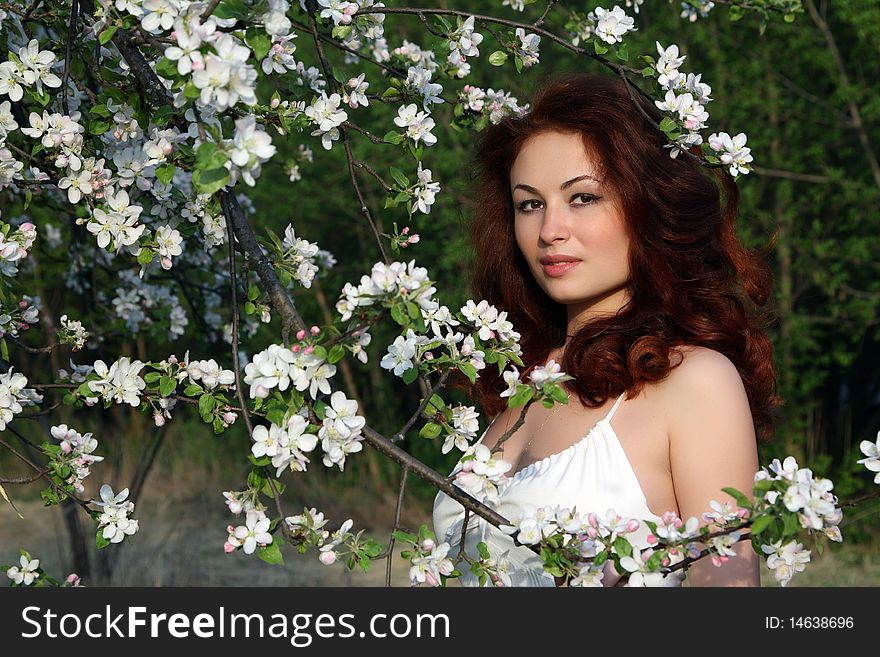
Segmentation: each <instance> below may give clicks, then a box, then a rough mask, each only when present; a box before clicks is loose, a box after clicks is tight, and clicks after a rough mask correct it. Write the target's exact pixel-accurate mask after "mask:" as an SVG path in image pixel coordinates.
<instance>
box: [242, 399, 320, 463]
mask: <svg viewBox="0 0 880 657" xmlns="http://www.w3.org/2000/svg"><path fill="white" fill-rule="evenodd" d="M307 430H308V421H307V420H306V419H305V418H304V417H303V416H302V415H298V414H295V415H292V416H291V417H290V418H289V419H288V420H287V424H286V425H285V426H284V427H280V426H278V425H276V424H274V423H273V424H270V425H269V427H268V428H267V427H266V426H264V425H262V424H260V425H257V426H256V427H254V433H253V436H252V437H253V440H254V444H253V446H252V447H251V453H252V454H253V455H254V456H255V457H257V458H260V457H261V456H268V457H270V458H271V459H272V465H273V466H274V467H275V468H276V474H275V476H276V477H280V476H281V473H282V472H283V471H284V470H286V469H288V468H290V469H291V470H293V471H294V472H305V470H306V464H307V463H308V462H309V459H308V457H306V455H305V454H304V452H311V451H312V450H313V449H315V446H316V445H317V444H318V437H317V436H315V435H314V434H311V433H307Z"/></svg>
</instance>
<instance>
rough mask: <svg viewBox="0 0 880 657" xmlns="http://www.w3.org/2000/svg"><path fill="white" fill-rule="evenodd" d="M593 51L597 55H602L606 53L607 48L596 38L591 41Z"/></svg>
mask: <svg viewBox="0 0 880 657" xmlns="http://www.w3.org/2000/svg"><path fill="white" fill-rule="evenodd" d="M593 50H594V51H595V52H596V54H597V55H604V54H605V53H606V52H608V48H607V47H606V46H604V45H602V42H601V41H600V40H599V39H598V38H596V39H593Z"/></svg>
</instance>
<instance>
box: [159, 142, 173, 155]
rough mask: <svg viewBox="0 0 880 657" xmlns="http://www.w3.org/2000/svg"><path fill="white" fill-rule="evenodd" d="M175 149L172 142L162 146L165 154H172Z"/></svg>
mask: <svg viewBox="0 0 880 657" xmlns="http://www.w3.org/2000/svg"><path fill="white" fill-rule="evenodd" d="M173 151H174V146H173V145H172V144H171V142H168V143H166V144H165V145H164V146H163V147H162V152H163V153H165V155H171V153H172V152H173Z"/></svg>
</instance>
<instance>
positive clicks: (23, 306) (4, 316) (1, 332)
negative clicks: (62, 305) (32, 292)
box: [0, 295, 40, 338]
mask: <svg viewBox="0 0 880 657" xmlns="http://www.w3.org/2000/svg"><path fill="white" fill-rule="evenodd" d="M39 299H40V298H39V297H34V298H33V299H31V297H29V296H28V295H24V296H23V297H22V299H21V300H20V301H19V302H18V303H17V304H16V305H15V306H13V307H11V308H6V307H4V305H3V304H2V303H0V338H2V337H3V336H5V335H10V336H12V337H13V338H17V337H18V332H19V331H20V330H22V331H26V330H27V329H29V328H30V327H31V324H36V323H37V322H38V321H40V320H39V318H38V317H37V314H38V313H39V310H40V306H39Z"/></svg>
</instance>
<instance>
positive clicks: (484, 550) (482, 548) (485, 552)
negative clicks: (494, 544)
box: [477, 541, 489, 559]
mask: <svg viewBox="0 0 880 657" xmlns="http://www.w3.org/2000/svg"><path fill="white" fill-rule="evenodd" d="M477 551H479V553H480V557H482V558H483V559H488V558H489V548H488V547H486V544H485V543H484V542H483V541H480V542H479V543H477Z"/></svg>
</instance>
